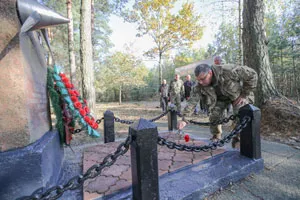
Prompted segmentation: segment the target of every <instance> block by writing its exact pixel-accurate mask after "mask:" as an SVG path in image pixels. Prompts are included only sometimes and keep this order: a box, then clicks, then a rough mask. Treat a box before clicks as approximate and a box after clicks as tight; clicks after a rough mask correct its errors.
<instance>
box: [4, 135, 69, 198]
mask: <svg viewBox="0 0 300 200" xmlns="http://www.w3.org/2000/svg"><path fill="white" fill-rule="evenodd" d="M63 158H64V150H63V147H62V146H61V145H60V140H59V134H58V132H56V131H49V132H47V133H46V134H45V135H44V136H43V137H41V138H40V139H39V140H37V141H36V142H34V143H32V144H30V145H28V146H26V147H23V148H18V149H15V150H11V151H6V152H0V169H1V170H0V188H1V190H0V199H2V200H11V199H16V198H19V197H22V196H28V195H31V194H32V192H34V191H35V190H36V189H38V188H41V187H46V188H49V187H51V186H54V185H56V183H57V181H58V179H59V176H60V173H61V168H62V164H63Z"/></svg>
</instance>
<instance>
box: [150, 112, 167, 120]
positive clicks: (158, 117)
mask: <svg viewBox="0 0 300 200" xmlns="http://www.w3.org/2000/svg"><path fill="white" fill-rule="evenodd" d="M168 112H169V111H165V112H164V113H162V114H160V115H159V116H157V117H154V118H153V119H150V120H149V121H150V122H155V121H157V120H159V119H160V118H162V117H164V116H166V115H167V114H168Z"/></svg>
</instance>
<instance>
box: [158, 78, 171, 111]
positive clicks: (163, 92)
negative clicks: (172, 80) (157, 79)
mask: <svg viewBox="0 0 300 200" xmlns="http://www.w3.org/2000/svg"><path fill="white" fill-rule="evenodd" d="M158 91H159V94H160V102H161V108H162V111H163V112H166V111H167V108H168V94H169V86H168V84H167V81H166V80H165V79H164V80H163V82H162V84H161V85H160V87H159V90H158Z"/></svg>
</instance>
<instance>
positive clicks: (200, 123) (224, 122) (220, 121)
mask: <svg viewBox="0 0 300 200" xmlns="http://www.w3.org/2000/svg"><path fill="white" fill-rule="evenodd" d="M176 114H177V115H178V116H179V117H183V115H182V114H181V113H178V112H177V113H176ZM238 117H239V115H238V114H236V115H230V116H229V117H225V118H224V119H221V120H217V121H214V122H197V121H194V120H187V121H188V122H189V123H191V124H196V125H200V126H211V125H212V126H214V125H219V124H226V123H228V122H229V121H230V120H232V121H233V120H236V119H237V118H238Z"/></svg>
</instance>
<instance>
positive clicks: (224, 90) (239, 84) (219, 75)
mask: <svg viewBox="0 0 300 200" xmlns="http://www.w3.org/2000/svg"><path fill="white" fill-rule="evenodd" d="M194 73H195V76H196V80H197V81H198V83H197V85H196V86H195V87H193V91H192V95H191V98H190V99H189V100H188V101H187V106H186V107H185V109H184V110H183V112H182V114H183V116H184V117H183V119H182V120H183V121H179V122H178V126H177V128H178V129H179V130H181V129H182V128H183V127H184V126H185V125H186V124H187V121H186V119H185V117H186V116H188V115H190V114H191V113H192V112H193V110H194V108H195V107H196V104H197V103H198V102H199V98H201V100H202V99H204V100H205V104H206V105H207V106H208V110H209V121H210V122H215V121H218V120H222V119H224V110H225V109H226V108H227V107H228V105H229V104H232V105H233V111H234V113H237V112H238V110H239V108H240V107H242V106H244V105H246V104H249V103H251V104H252V103H253V102H254V94H253V91H254V90H255V88H256V85H257V73H256V72H255V71H254V70H253V69H251V68H249V67H247V66H238V65H233V64H227V65H226V64H225V65H213V66H209V65H207V64H200V65H198V66H197V67H196V68H195V71H194ZM210 132H211V134H212V135H213V136H212V138H211V140H213V141H217V140H220V139H221V137H222V126H221V125H210ZM237 142H239V136H236V137H234V138H233V140H232V146H233V147H235V144H236V143H237Z"/></svg>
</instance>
